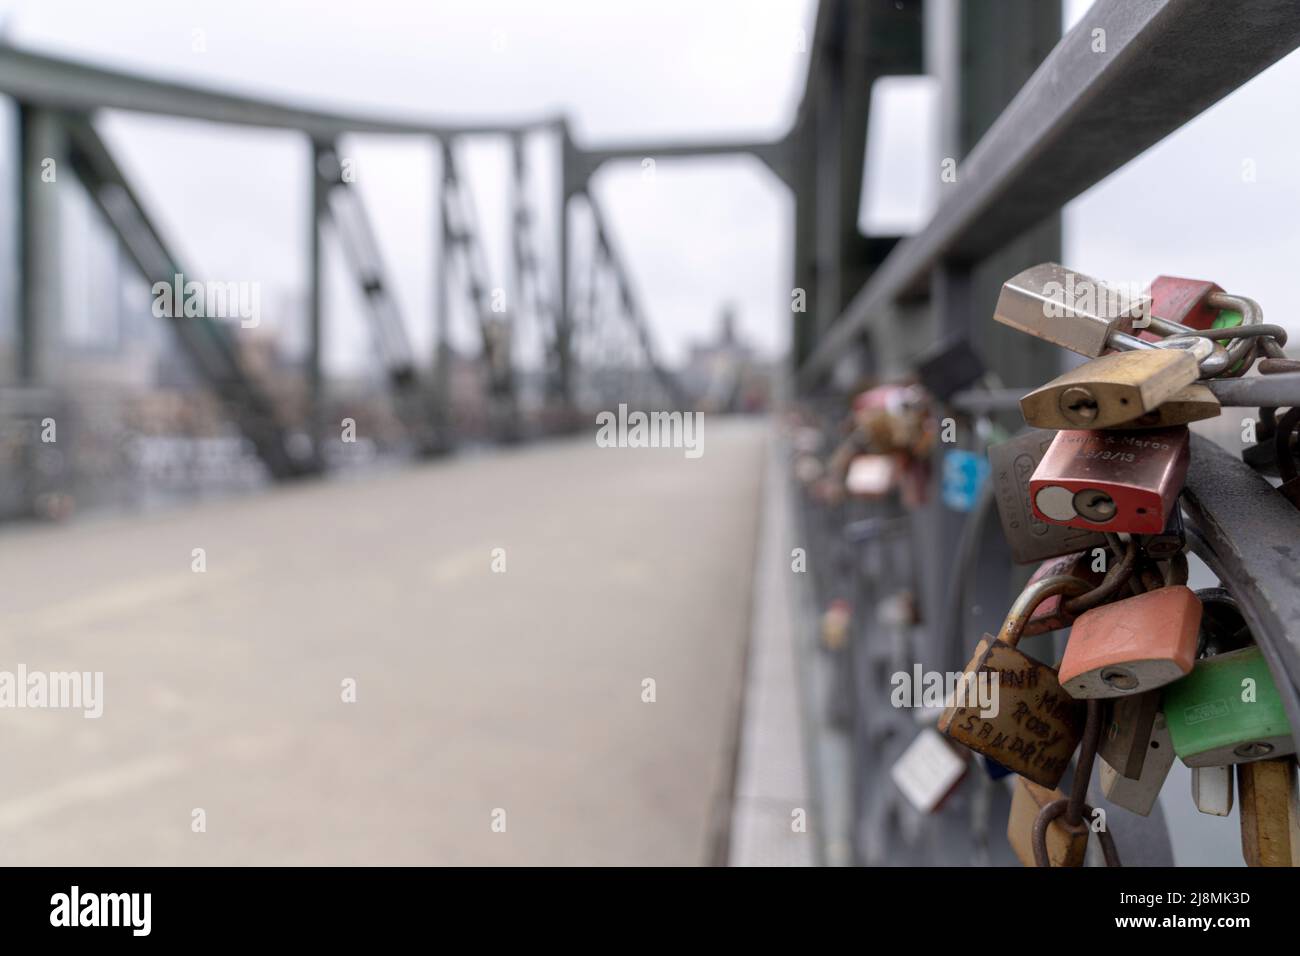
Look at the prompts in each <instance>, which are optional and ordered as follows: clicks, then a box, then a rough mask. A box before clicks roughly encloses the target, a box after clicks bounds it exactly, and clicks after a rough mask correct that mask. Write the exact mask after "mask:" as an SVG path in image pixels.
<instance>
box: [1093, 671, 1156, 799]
mask: <svg viewBox="0 0 1300 956" xmlns="http://www.w3.org/2000/svg"><path fill="white" fill-rule="evenodd" d="M1159 712H1160V694H1159V693H1154V692H1152V693H1147V694H1134V695H1133V696H1131V697H1120V698H1118V699H1116V700H1112V701H1107V707H1106V710H1105V714H1106V720H1105V722H1104V723H1103V724H1102V731H1101V743H1100V745H1099V746H1098V748H1097V755H1098V756H1099V757H1101V759H1102V760H1104V761H1106V763H1108V764H1110V765H1111V766H1112V767H1114V768H1115V770H1116V771H1117V772H1119V773H1121V774H1123V775H1124V776H1125V777H1128V778H1129V779H1130V780H1137V779H1139V778H1140V777H1141V776H1142V767H1143V765H1144V764H1145V763H1146V758H1147V751H1148V750H1150V749H1152V748H1151V730H1152V728H1153V727H1155V722H1156V715H1157V714H1158V713H1159ZM1156 747H1157V748H1158V747H1159V744H1157V745H1156Z"/></svg>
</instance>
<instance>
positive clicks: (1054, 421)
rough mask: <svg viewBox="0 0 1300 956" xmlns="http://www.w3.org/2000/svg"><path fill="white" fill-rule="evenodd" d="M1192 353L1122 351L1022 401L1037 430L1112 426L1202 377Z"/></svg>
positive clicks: (1146, 410)
mask: <svg viewBox="0 0 1300 956" xmlns="http://www.w3.org/2000/svg"><path fill="white" fill-rule="evenodd" d="M1200 374H1201V367H1200V366H1199V365H1197V364H1196V359H1195V357H1193V355H1192V354H1191V353H1190V352H1187V351H1183V350H1180V349H1143V350H1141V351H1136V352H1116V353H1114V354H1113V355H1103V356H1102V357H1101V358H1096V359H1093V360H1092V361H1091V362H1085V363H1084V364H1083V365H1080V366H1078V367H1077V368H1072V369H1070V370H1069V371H1068V372H1065V373H1063V374H1061V375H1058V376H1057V377H1056V378H1054V379H1052V380H1051V381H1050V382H1048V383H1047V384H1046V385H1041V386H1039V387H1038V388H1036V389H1034V390H1033V391H1032V392H1030V393H1029V394H1028V395H1026V396H1025V397H1024V398H1022V399H1021V400H1020V412H1021V414H1022V415H1024V417H1025V423H1026V424H1028V425H1031V426H1033V427H1036V428H1112V427H1114V426H1116V425H1120V424H1122V423H1124V422H1129V421H1132V420H1133V419H1135V418H1139V417H1141V416H1145V415H1149V414H1151V413H1153V412H1155V411H1156V410H1157V409H1158V408H1159V407H1160V405H1161V403H1163V402H1167V401H1170V400H1171V399H1173V398H1174V397H1175V396H1177V395H1178V393H1179V392H1181V391H1182V390H1183V389H1185V388H1187V387H1188V386H1189V385H1194V384H1195V383H1196V380H1197V379H1198V378H1199V377H1200Z"/></svg>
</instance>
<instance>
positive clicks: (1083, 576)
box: [1021, 551, 1106, 637]
mask: <svg viewBox="0 0 1300 956" xmlns="http://www.w3.org/2000/svg"><path fill="white" fill-rule="evenodd" d="M1093 563H1094V559H1093V556H1092V552H1090V551H1080V552H1079V553H1077V554H1067V555H1063V556H1062V557H1059V558H1052V559H1050V560H1048V561H1044V562H1043V563H1042V564H1041V565H1039V566H1038V570H1037V571H1035V572H1034V575H1033V577H1031V578H1030V579H1029V583H1030V584H1037V583H1038V582H1039V581H1041V580H1043V578H1050V577H1055V576H1056V575H1060V574H1067V575H1069V576H1070V577H1072V578H1078V579H1079V580H1081V581H1087V582H1088V583H1089V584H1090V585H1092V586H1093V587H1096V586H1097V585H1099V584H1101V579H1102V578H1104V577H1105V576H1106V575H1105V573H1104V572H1101V571H1095V570H1093ZM1064 605H1065V596H1064V595H1061V594H1053V595H1052V596H1051V597H1049V598H1045V599H1044V600H1043V602H1042V603H1041V604H1039V605H1038V607H1036V608H1034V613H1033V614H1031V615H1029V620H1028V621H1027V622H1026V623H1025V629H1024V631H1022V632H1021V637H1033V636H1034V635H1036V634H1046V633H1047V632H1048V631H1059V630H1060V629H1061V628H1063V627H1069V626H1070V624H1071V623H1072V622H1073V621H1074V615H1073V614H1070V613H1069V612H1068V611H1066V610H1065V607H1064Z"/></svg>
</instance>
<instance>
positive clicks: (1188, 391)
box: [1109, 353, 1223, 429]
mask: <svg viewBox="0 0 1300 956" xmlns="http://www.w3.org/2000/svg"><path fill="white" fill-rule="evenodd" d="M1126 354H1133V353H1126ZM1222 411H1223V406H1222V405H1220V404H1219V399H1218V398H1217V397H1216V396H1215V394H1214V393H1213V392H1212V391H1210V390H1209V388H1207V387H1206V386H1204V385H1200V384H1193V385H1188V386H1187V387H1186V388H1180V389H1179V390H1178V391H1177V392H1175V393H1174V395H1173V397H1172V398H1167V399H1165V400H1164V401H1163V402H1161V403H1160V405H1159V406H1158V407H1157V408H1156V409H1155V410H1154V411H1150V412H1147V413H1146V414H1145V415H1139V416H1138V417H1137V418H1135V419H1133V420H1132V421H1127V422H1120V423H1119V424H1118V425H1111V426H1109V427H1111V428H1118V429H1129V428H1171V427H1173V426H1174V425H1186V424H1189V423H1190V422H1199V421H1204V420H1205V419H1207V418H1217V417H1218V416H1219V414H1220V413H1222Z"/></svg>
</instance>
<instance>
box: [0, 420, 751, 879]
mask: <svg viewBox="0 0 1300 956" xmlns="http://www.w3.org/2000/svg"><path fill="white" fill-rule="evenodd" d="M765 438H766V431H765V426H764V424H763V423H761V422H757V421H741V420H731V421H728V420H723V419H718V418H712V417H711V418H709V419H708V420H707V422H706V434H705V439H706V441H705V446H704V447H705V453H704V455H703V457H702V458H700V459H698V460H689V459H687V458H686V457H685V456H684V455H683V453H682V451H681V450H675V451H674V450H669V449H655V450H650V449H598V448H596V447H595V445H594V441H593V440H592V439H591V437H590V436H584V438H583V439H582V440H581V441H578V440H574V441H564V442H552V443H547V444H543V445H535V446H529V447H524V448H520V449H517V450H508V451H494V452H491V453H488V454H484V455H481V456H469V457H463V458H457V459H453V460H449V461H446V462H440V463H435V464H429V465H421V466H418V467H412V468H409V469H405V470H402V471H399V472H393V473H388V474H383V475H378V476H370V477H366V478H364V479H359V480H346V481H345V480H337V481H332V482H320V483H315V484H309V485H302V486H297V487H285V488H277V489H274V490H272V491H270V492H269V493H266V494H263V495H258V496H251V497H246V498H241V499H232V500H227V501H222V502H216V503H207V504H201V505H197V506H193V507H190V508H186V509H181V510H176V511H172V512H168V513H165V514H157V515H150V516H143V517H121V518H111V519H103V520H87V521H85V522H81V523H73V524H70V525H68V526H65V527H58V528H46V527H39V528H23V529H15V528H7V529H0V582H3V584H0V671H10V672H13V671H15V670H16V668H17V667H18V665H20V664H22V665H24V666H25V667H26V668H27V670H28V671H29V672H33V671H46V672H50V671H59V672H62V671H92V672H93V671H102V672H103V675H104V693H103V698H104V699H103V707H104V712H103V716H102V717H101V718H99V719H86V718H84V717H83V716H82V714H81V713H80V712H79V711H74V710H40V709H13V708H6V709H0V767H3V771H2V772H0V862H4V863H8V864H24V863H27V864H95V865H98V864H126V865H130V864H182V865H183V864H259V863H266V864H272V863H284V864H360V863H397V864H416V863H434V864H506V863H524V864H534V863H538V864H540V863H548V864H575V863H597V864H634V863H635V864H696V863H702V862H706V861H709V860H710V859H711V858H712V854H714V853H716V852H717V844H716V842H715V841H716V839H717V837H718V834H719V833H720V832H723V831H725V827H726V819H725V807H726V805H727V803H728V800H729V796H730V787H731V775H732V772H733V763H734V757H735V755H734V745H735V739H734V733H735V722H736V719H737V713H738V711H737V705H738V695H739V688H740V686H741V677H742V668H743V652H744V644H745V640H746V636H747V634H748V629H749V625H750V622H749V620H748V618H749V608H750V597H751V594H750V591H751V581H752V575H753V554H754V547H755V535H756V528H757V521H758V514H759V509H760V482H761V476H762V471H763V465H764V442H765ZM196 548H201V549H203V558H204V560H205V562H206V570H205V571H203V572H197V571H195V570H193V569H192V568H193V566H194V563H195V560H196V559H195V557H194V549H196ZM497 548H501V549H504V559H505V571H504V573H497V572H494V571H493V569H492V565H493V560H494V549H497ZM496 554H497V557H498V558H499V557H500V553H499V552H496ZM498 566H499V562H498ZM646 680H653V681H654V682H655V683H654V691H655V701H654V702H653V703H646V702H643V696H644V695H645V691H644V687H645V686H646V685H645V684H644V683H643V682H644V681H646ZM348 681H353V682H355V702H346V701H345V700H344V697H345V696H347V687H348V686H351V685H348V684H347V683H346V682H348ZM199 810H201V811H202V814H203V820H204V823H205V827H206V829H205V831H204V832H196V829H195V827H196V824H195V822H194V821H195V820H196V819H197V817H196V811H199ZM497 811H504V817H503V816H502V814H501V813H499V812H497ZM720 811H721V812H720ZM502 819H504V824H505V827H504V832H498V831H500V829H501V827H500V824H501V821H502ZM494 822H495V823H496V824H497V826H496V827H495V828H494V826H493V824H494Z"/></svg>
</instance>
